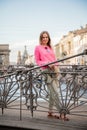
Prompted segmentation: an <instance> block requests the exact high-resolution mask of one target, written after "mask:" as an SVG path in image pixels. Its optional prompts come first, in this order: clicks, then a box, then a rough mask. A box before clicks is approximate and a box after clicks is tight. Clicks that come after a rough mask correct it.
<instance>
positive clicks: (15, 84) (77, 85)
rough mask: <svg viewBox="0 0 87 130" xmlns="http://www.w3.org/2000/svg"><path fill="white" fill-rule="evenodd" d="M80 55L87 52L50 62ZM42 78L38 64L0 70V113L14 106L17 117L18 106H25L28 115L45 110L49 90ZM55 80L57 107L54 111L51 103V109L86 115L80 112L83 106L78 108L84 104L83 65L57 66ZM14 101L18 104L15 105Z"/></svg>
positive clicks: (86, 81)
mask: <svg viewBox="0 0 87 130" xmlns="http://www.w3.org/2000/svg"><path fill="white" fill-rule="evenodd" d="M81 55H87V50H85V51H84V52H83V53H80V54H78V55H74V56H72V57H67V58H64V59H61V60H58V61H55V62H53V63H56V62H61V61H64V60H67V59H70V58H74V57H77V56H81ZM53 63H50V64H53ZM45 80H47V74H46V73H43V72H42V70H41V67H38V66H9V68H7V69H6V70H5V71H4V70H3V69H2V70H0V108H1V110H2V114H4V110H5V109H13V108H14V109H16V106H17V109H19V110H20V119H21V111H23V110H22V105H25V106H26V109H27V110H29V111H30V112H31V116H32V117H33V115H34V111H37V109H38V108H43V111H42V112H47V111H48V104H47V103H49V98H48V97H49V93H48V89H47V85H46V82H45ZM54 80H55V79H54ZM54 80H53V81H52V82H54ZM56 80H57V82H58V94H59V102H60V106H61V108H60V110H58V109H57V108H56V107H55V106H54V109H53V110H54V112H56V113H59V114H60V115H61V114H62V113H64V115H68V114H69V115H80V116H86V117H87V114H86V115H84V111H85V112H87V111H86V109H85V110H84V111H81V110H80V111H79V109H78V108H79V107H82V106H85V104H86V103H87V65H59V76H58V79H56ZM52 82H51V84H52ZM15 102H18V104H16V105H15ZM42 102H44V104H42ZM56 102H57V99H56ZM38 111H41V109H38Z"/></svg>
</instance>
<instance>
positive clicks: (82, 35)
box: [55, 25, 87, 65]
mask: <svg viewBox="0 0 87 130" xmlns="http://www.w3.org/2000/svg"><path fill="white" fill-rule="evenodd" d="M85 49H87V25H86V26H85V27H81V29H79V30H75V31H70V32H69V33H68V34H67V35H65V36H63V37H62V38H61V39H60V41H59V43H58V44H56V45H55V53H56V56H57V59H63V58H65V57H69V56H73V55H75V54H79V53H82V52H83V51H84V50H85ZM64 64H67V65H68V64H69V65H71V64H80V65H83V64H87V56H80V57H76V58H72V59H69V60H66V61H65V62H64Z"/></svg>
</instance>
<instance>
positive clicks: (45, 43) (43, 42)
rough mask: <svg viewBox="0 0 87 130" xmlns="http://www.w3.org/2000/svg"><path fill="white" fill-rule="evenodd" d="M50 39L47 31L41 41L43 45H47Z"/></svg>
mask: <svg viewBox="0 0 87 130" xmlns="http://www.w3.org/2000/svg"><path fill="white" fill-rule="evenodd" d="M48 41H49V37H48V35H47V34H46V33H43V35H42V42H41V43H42V45H47V43H48Z"/></svg>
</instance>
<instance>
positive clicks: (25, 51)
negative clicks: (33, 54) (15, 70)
mask: <svg viewBox="0 0 87 130" xmlns="http://www.w3.org/2000/svg"><path fill="white" fill-rule="evenodd" d="M27 58H28V52H27V49H26V46H24V53H23V57H22V63H23V64H25V61H26V59H27Z"/></svg>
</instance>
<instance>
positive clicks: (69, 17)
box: [0, 0, 87, 61]
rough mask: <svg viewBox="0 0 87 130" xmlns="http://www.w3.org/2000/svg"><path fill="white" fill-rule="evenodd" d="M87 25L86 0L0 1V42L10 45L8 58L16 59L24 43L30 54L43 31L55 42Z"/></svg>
mask: <svg viewBox="0 0 87 130" xmlns="http://www.w3.org/2000/svg"><path fill="white" fill-rule="evenodd" d="M86 24H87V0H0V44H9V46H10V49H11V53H10V60H11V61H16V58H17V52H18V50H21V51H22V53H23V49H24V46H25V45H26V46H27V50H28V53H29V54H33V51H34V47H35V46H36V44H38V39H39V34H40V32H41V31H43V30H47V31H48V32H49V33H50V36H51V39H52V42H53V44H56V43H58V41H59V39H60V38H61V37H62V36H63V35H66V34H67V33H68V32H69V31H74V30H76V29H80V27H81V26H85V25H86ZM13 57H14V58H13Z"/></svg>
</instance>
